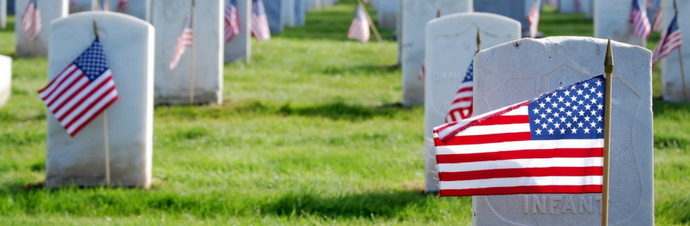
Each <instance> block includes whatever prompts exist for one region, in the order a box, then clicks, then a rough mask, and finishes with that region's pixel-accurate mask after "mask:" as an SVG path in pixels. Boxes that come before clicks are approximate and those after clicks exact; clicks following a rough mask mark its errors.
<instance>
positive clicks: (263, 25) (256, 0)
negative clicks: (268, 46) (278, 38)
mask: <svg viewBox="0 0 690 226" xmlns="http://www.w3.org/2000/svg"><path fill="white" fill-rule="evenodd" d="M252 34H253V35H254V37H255V38H256V40H258V41H263V40H269V39H271V30H269V29H268V19H266V11H265V10H264V1H262V0H252Z"/></svg>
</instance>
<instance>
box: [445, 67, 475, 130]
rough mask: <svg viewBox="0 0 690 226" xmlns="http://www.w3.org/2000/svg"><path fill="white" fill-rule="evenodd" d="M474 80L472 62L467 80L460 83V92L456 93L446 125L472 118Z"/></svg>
mask: <svg viewBox="0 0 690 226" xmlns="http://www.w3.org/2000/svg"><path fill="white" fill-rule="evenodd" d="M473 80H474V60H472V61H471V62H470V66H469V67H468V68H467V72H466V73H465V79H463V80H462V83H460V88H458V92H457V93H455V97H454V98H453V103H452V104H451V105H450V110H449V111H448V115H446V123H450V122H455V121H458V120H461V119H466V118H469V117H472V97H473V96H472V92H473V86H472V84H473Z"/></svg>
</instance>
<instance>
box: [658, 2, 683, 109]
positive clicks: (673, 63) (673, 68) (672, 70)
mask: <svg viewBox="0 0 690 226" xmlns="http://www.w3.org/2000/svg"><path fill="white" fill-rule="evenodd" d="M676 3H677V4H678V26H679V28H680V30H681V31H690V15H688V14H687V13H683V12H690V11H689V10H690V2H689V1H676ZM661 4H662V5H661V8H663V10H667V9H668V10H667V11H664V13H663V18H662V21H663V25H664V26H663V28H664V32H665V31H666V30H667V29H668V26H669V24H671V20H672V19H673V15H674V14H673V13H666V12H669V11H671V10H672V9H673V1H671V0H662V1H661ZM671 12H672V11H671ZM680 48H682V51H681V52H682V53H683V64H684V67H685V88H686V91H687V92H688V97H687V100H686V99H685V97H684V95H685V94H684V93H683V79H682V74H681V72H680V60H679V57H678V50H677V49H675V50H673V51H672V52H671V54H669V55H668V56H666V57H665V58H663V59H662V60H661V61H659V62H657V66H661V93H662V97H663V98H664V100H666V101H672V102H690V101H688V100H690V42H687V41H686V40H685V39H684V40H683V45H682V46H681V47H680Z"/></svg>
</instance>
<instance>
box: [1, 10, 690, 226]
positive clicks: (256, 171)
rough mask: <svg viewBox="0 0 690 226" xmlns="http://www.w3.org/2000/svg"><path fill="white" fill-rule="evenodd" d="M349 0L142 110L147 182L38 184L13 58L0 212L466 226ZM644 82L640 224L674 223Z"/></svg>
mask: <svg viewBox="0 0 690 226" xmlns="http://www.w3.org/2000/svg"><path fill="white" fill-rule="evenodd" d="M354 2H355V1H353V0H343V1H341V3H339V4H336V5H335V6H333V7H330V8H326V9H323V10H319V11H313V12H310V13H309V14H308V15H307V24H306V26H305V27H300V28H287V29H286V30H285V31H284V33H283V34H280V35H274V37H273V39H272V40H270V41H265V42H262V43H256V41H254V43H253V45H252V53H253V55H252V61H251V63H248V64H247V63H232V64H225V68H224V70H225V72H224V79H225V80H224V90H223V92H224V94H223V97H224V103H223V104H222V105H215V104H214V105H206V106H193V107H191V106H159V107H156V109H155V115H154V146H153V153H154V154H153V177H154V183H153V186H152V188H151V189H150V190H141V189H136V188H112V189H111V188H101V187H98V188H77V187H68V188H62V189H56V190H46V189H42V188H41V187H40V186H41V182H42V181H43V180H44V179H45V172H44V168H45V155H46V150H45V148H46V143H45V136H46V108H45V106H44V105H43V104H42V103H41V101H40V99H39V98H38V96H37V94H36V91H37V90H38V89H40V88H42V87H43V86H44V85H45V84H46V83H47V79H46V72H47V61H46V59H45V58H38V59H31V58H18V57H13V68H12V72H13V78H12V97H11V99H10V101H9V103H8V104H7V105H6V106H4V107H2V108H0V221H2V222H3V223H2V224H5V225H26V224H57V225H70V224H74V225H82V224H116V225H140V224H192V225H194V224H219V225H224V224H230V225H232V224H241V225H247V224H259V225H262V224H301V225H302V224H309V225H313V224H343V225H352V224H356V225H363V224H364V225H372V224H386V225H396V224H401V225H407V224H419V225H428V224H439V225H457V224H471V219H472V217H471V198H470V197H462V198H440V199H439V198H436V195H435V194H423V193H422V190H423V186H424V161H423V153H424V146H423V145H424V141H423V131H424V130H423V128H424V120H423V119H424V111H423V109H424V108H423V106H415V107H411V108H403V107H400V106H399V104H397V103H399V102H400V100H401V89H402V87H401V76H400V69H399V67H396V65H395V64H396V57H397V56H396V51H397V50H396V49H397V44H396V43H395V42H394V41H393V40H392V38H391V37H392V31H383V34H382V35H383V36H384V38H385V39H386V41H385V43H384V44H383V45H380V44H378V43H376V42H375V41H372V42H370V43H368V44H362V43H359V42H356V41H350V40H346V39H345V34H346V32H347V28H348V26H349V25H350V21H351V19H352V15H353V13H354ZM370 13H372V19H374V20H375V19H376V16H375V15H373V13H374V12H373V10H371V9H370ZM15 19H16V18H14V17H10V18H9V21H8V28H7V29H4V30H0V54H3V55H10V56H12V55H13V53H14V41H13V40H14V38H13V36H14V33H13V32H14V31H13V30H14V20H15ZM592 26H593V23H592V21H591V20H588V19H586V18H585V17H584V15H581V14H575V15H561V14H556V13H553V8H546V9H545V12H543V13H542V16H541V23H540V31H542V32H544V33H545V35H547V36H554V35H581V36H591V35H592V33H593V29H592ZM420 32H422V31H420ZM658 39H659V35H658V34H653V36H652V37H651V38H650V44H649V46H648V47H649V48H650V49H651V48H653V47H654V45H655V44H656V42H657V41H658ZM614 54H615V53H614ZM157 57H160V56H157ZM165 57H168V56H165ZM615 60H616V62H618V61H623V60H625V59H619V58H617V59H615ZM602 72H603V62H602ZM113 73H114V74H115V76H117V71H113ZM653 81H654V84H653V87H654V94H655V99H654V108H653V110H654V148H655V149H654V158H655V159H654V163H655V166H654V178H655V181H654V183H655V184H654V187H655V193H654V199H655V220H656V223H657V224H658V225H689V224H690V211H688V210H689V209H690V192H688V191H690V176H689V175H690V105H689V104H675V103H667V102H663V101H660V100H659V99H658V97H659V95H660V93H661V92H660V84H659V71H658V69H656V70H655V71H654V80H653ZM614 95H615V94H614ZM92 123H100V122H92ZM111 151H112V150H111ZM613 176H615V175H613ZM614 201H615V200H614Z"/></svg>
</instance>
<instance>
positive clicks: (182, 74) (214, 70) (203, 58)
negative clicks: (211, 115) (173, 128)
mask: <svg viewBox="0 0 690 226" xmlns="http://www.w3.org/2000/svg"><path fill="white" fill-rule="evenodd" d="M238 2H239V1H238ZM164 3H165V4H164ZM191 3H192V2H191V1H189V0H156V1H154V2H153V5H154V6H155V7H153V12H152V17H153V26H154V27H155V28H156V64H155V83H154V86H155V90H154V101H155V104H157V105H158V104H189V99H190V95H189V92H190V91H191V90H190V66H191V65H190V64H191V62H190V54H194V80H193V84H194V87H193V88H194V103H196V104H204V103H218V104H220V103H222V102H223V98H222V94H223V42H224V35H225V33H224V29H225V20H224V12H225V8H224V1H222V0H204V1H196V7H195V11H194V24H195V25H194V26H195V28H194V44H193V45H194V48H193V51H192V49H191V48H189V47H186V50H185V53H184V55H182V58H181V59H180V62H179V64H178V65H177V68H175V69H173V70H170V69H169V66H170V59H172V55H173V50H174V48H175V43H176V42H177V38H178V37H179V36H180V34H181V33H182V28H183V25H184V20H185V18H186V16H187V14H189V12H190V10H191V7H192V4H191ZM245 32H246V31H245Z"/></svg>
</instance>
